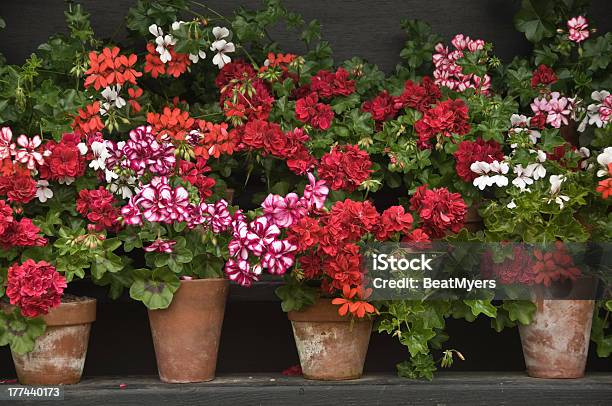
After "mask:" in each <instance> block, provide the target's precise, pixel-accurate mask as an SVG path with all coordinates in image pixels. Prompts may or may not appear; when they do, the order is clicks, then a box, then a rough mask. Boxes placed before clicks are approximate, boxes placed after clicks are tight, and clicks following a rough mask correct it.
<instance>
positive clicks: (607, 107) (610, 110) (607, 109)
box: [578, 90, 612, 132]
mask: <svg viewBox="0 0 612 406" xmlns="http://www.w3.org/2000/svg"><path fill="white" fill-rule="evenodd" d="M591 99H593V100H594V101H596V102H597V103H592V104H589V106H588V107H587V109H586V110H587V111H586V116H585V117H584V120H582V122H581V123H580V125H579V126H578V131H580V132H583V131H584V130H585V129H586V127H587V125H596V126H597V127H598V128H602V127H605V126H606V125H607V124H608V123H609V122H610V117H611V116H612V97H611V96H610V92H608V91H607V90H601V91H594V92H593V93H591Z"/></svg>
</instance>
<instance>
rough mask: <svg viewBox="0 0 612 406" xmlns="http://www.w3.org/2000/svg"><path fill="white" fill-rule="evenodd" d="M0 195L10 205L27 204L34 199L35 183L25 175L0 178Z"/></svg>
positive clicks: (17, 174)
mask: <svg viewBox="0 0 612 406" xmlns="http://www.w3.org/2000/svg"><path fill="white" fill-rule="evenodd" d="M2 195H5V196H6V197H7V198H8V201H9V202H12V203H24V204H25V203H28V202H29V201H31V200H32V199H34V197H36V181H35V180H34V179H32V178H31V177H30V175H29V174H27V173H26V174H23V173H15V174H13V175H10V176H0V196H2Z"/></svg>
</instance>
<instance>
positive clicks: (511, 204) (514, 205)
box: [506, 199, 516, 210]
mask: <svg viewBox="0 0 612 406" xmlns="http://www.w3.org/2000/svg"><path fill="white" fill-rule="evenodd" d="M506 207H507V208H509V209H511V210H512V209H516V203H514V199H513V200H511V201H510V203H508V204H507V205H506Z"/></svg>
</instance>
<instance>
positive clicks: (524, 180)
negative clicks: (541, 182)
mask: <svg viewBox="0 0 612 406" xmlns="http://www.w3.org/2000/svg"><path fill="white" fill-rule="evenodd" d="M512 171H513V172H514V173H515V174H516V178H514V180H513V181H512V184H513V185H514V186H516V187H517V188H519V189H520V190H521V192H524V191H526V190H528V189H527V186H528V185H532V184H533V179H531V174H530V173H528V172H527V170H526V169H525V168H523V165H521V164H518V165H516V166H515V167H514V168H513V169H512Z"/></svg>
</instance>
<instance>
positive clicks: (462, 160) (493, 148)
mask: <svg viewBox="0 0 612 406" xmlns="http://www.w3.org/2000/svg"><path fill="white" fill-rule="evenodd" d="M453 155H454V156H455V160H456V161H455V171H456V172H457V175H458V176H459V177H460V178H461V179H463V180H464V181H466V182H472V181H473V180H474V179H476V177H477V176H478V175H477V174H476V173H474V172H472V170H471V169H470V165H472V164H473V163H474V162H476V161H484V162H488V163H491V162H493V161H500V162H501V161H502V160H503V159H504V153H503V152H502V150H501V146H500V145H499V144H498V143H497V142H495V141H493V140H490V141H484V140H483V139H482V138H477V139H476V141H467V140H466V141H461V143H460V144H459V148H458V149H457V151H455V153H454V154H453Z"/></svg>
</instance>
